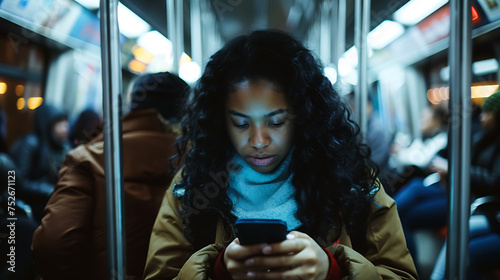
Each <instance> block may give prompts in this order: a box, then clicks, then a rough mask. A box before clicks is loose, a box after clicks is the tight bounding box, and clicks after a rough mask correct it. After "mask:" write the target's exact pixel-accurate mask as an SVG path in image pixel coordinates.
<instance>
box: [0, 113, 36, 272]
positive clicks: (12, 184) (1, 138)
mask: <svg viewBox="0 0 500 280" xmlns="http://www.w3.org/2000/svg"><path fill="white" fill-rule="evenodd" d="M5 124H6V116H5V114H4V113H3V111H2V108H1V106H0V182H2V183H1V188H0V206H1V208H0V238H2V240H1V241H0V252H3V253H2V254H1V255H0V279H5V280H26V279H34V274H33V273H34V271H33V269H32V262H33V259H32V256H31V250H30V244H31V236H32V235H33V231H35V229H36V227H37V226H38V223H37V222H35V220H34V219H33V218H32V217H31V207H30V206H29V205H27V204H26V203H25V202H24V201H22V200H21V198H22V196H21V195H19V194H17V193H16V190H17V189H21V188H22V180H21V179H20V178H19V177H17V176H16V171H17V170H18V169H17V167H16V166H15V164H14V161H13V160H12V158H11V157H10V156H9V154H8V153H7V146H6V145H5V138H6V136H7V131H6V125H5ZM11 213H13V214H14V215H12V214H11ZM8 218H16V220H8ZM13 222H14V224H15V227H11V226H10V225H11V223H13ZM12 230H14V232H15V235H12V234H11V232H12ZM8 236H15V241H16V244H15V251H14V256H13V257H14V261H13V262H12V261H11V256H12V251H11V250H10V248H11V246H12V245H14V244H9V242H8V241H7V240H8V239H7V237H8ZM9 240H11V239H9ZM9 267H10V268H12V267H14V272H12V271H9Z"/></svg>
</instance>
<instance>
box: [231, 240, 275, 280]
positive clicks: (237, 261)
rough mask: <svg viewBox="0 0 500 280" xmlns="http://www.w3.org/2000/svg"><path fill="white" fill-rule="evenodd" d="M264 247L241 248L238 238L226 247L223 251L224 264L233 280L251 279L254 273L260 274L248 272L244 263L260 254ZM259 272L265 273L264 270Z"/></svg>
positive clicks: (259, 245)
mask: <svg viewBox="0 0 500 280" xmlns="http://www.w3.org/2000/svg"><path fill="white" fill-rule="evenodd" d="M264 246H265V244H255V245H245V246H242V245H240V241H239V239H238V238H236V239H235V240H233V242H231V244H229V245H228V246H227V248H226V250H225V251H224V264H225V265H226V269H227V271H228V272H229V274H231V277H232V278H233V279H234V280H237V279H249V278H253V277H252V276H254V275H255V273H256V272H260V271H248V266H247V265H245V261H246V260H247V259H249V258H250V257H252V256H256V255H260V254H262V248H263V247H264ZM254 269H256V268H254ZM261 271H266V269H261Z"/></svg>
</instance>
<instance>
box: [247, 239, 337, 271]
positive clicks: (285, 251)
mask: <svg viewBox="0 0 500 280" xmlns="http://www.w3.org/2000/svg"><path fill="white" fill-rule="evenodd" d="M244 265H245V266H247V267H248V271H252V272H253V273H250V274H247V276H250V277H249V278H256V279H318V280H324V279H326V276H327V274H328V269H329V267H330V261H329V259H328V255H327V254H326V252H325V251H324V250H323V249H322V248H321V247H320V246H319V245H318V243H316V241H314V240H313V239H312V238H311V237H309V236H308V235H307V234H305V233H302V232H298V231H292V232H290V233H289V234H288V236H287V240H285V241H283V242H280V243H275V244H268V245H265V246H263V247H262V254H261V255H257V256H253V257H250V258H248V259H247V260H245V262H244Z"/></svg>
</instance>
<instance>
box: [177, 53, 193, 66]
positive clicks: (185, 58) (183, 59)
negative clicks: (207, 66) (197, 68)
mask: <svg viewBox="0 0 500 280" xmlns="http://www.w3.org/2000/svg"><path fill="white" fill-rule="evenodd" d="M191 60H192V59H191V57H189V55H187V54H186V53H182V55H181V59H179V66H182V65H183V64H185V63H188V62H191Z"/></svg>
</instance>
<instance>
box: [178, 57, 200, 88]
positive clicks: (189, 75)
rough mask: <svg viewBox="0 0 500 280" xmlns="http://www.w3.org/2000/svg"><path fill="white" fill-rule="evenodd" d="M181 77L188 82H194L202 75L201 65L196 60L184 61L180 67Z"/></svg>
mask: <svg viewBox="0 0 500 280" xmlns="http://www.w3.org/2000/svg"><path fill="white" fill-rule="evenodd" d="M179 77H180V78H181V79H183V80H184V81H186V83H188V84H193V83H195V82H196V81H198V79H199V78H200V77H201V67H200V65H198V63H196V62H194V61H190V62H186V63H183V64H182V65H181V66H180V67H179Z"/></svg>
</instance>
